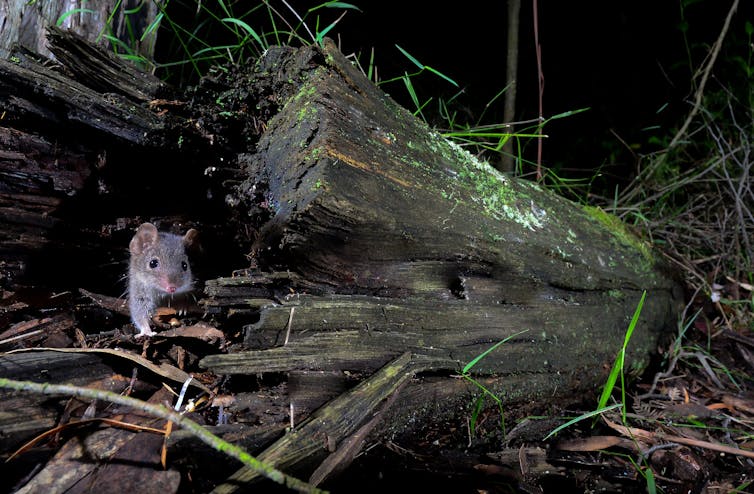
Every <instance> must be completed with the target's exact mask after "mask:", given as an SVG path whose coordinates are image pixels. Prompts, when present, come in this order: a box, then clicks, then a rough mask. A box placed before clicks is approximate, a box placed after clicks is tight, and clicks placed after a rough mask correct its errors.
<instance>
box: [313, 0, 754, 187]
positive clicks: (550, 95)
mask: <svg viewBox="0 0 754 494" xmlns="http://www.w3.org/2000/svg"><path fill="white" fill-rule="evenodd" d="M302 3H303V2H302ZM353 3H355V4H356V5H357V6H358V7H359V8H360V9H361V11H362V12H361V13H359V12H349V13H348V14H347V15H346V17H345V18H344V19H343V20H342V21H341V23H340V24H339V25H338V27H336V28H335V30H334V31H337V33H339V34H340V42H341V49H342V50H343V52H344V53H345V54H346V55H348V54H350V53H352V52H355V53H357V54H360V55H361V57H360V59H361V60H364V61H368V59H369V58H368V56H369V51H370V49H371V48H372V47H375V50H376V53H375V59H376V65H377V67H378V69H379V73H380V77H381V79H383V80H384V79H388V78H391V77H394V76H396V75H400V74H402V73H403V72H404V71H409V72H412V71H413V70H414V67H413V65H412V64H411V63H410V62H409V61H408V60H407V59H406V58H405V57H404V56H403V55H402V54H401V53H400V52H399V51H398V50H397V49H396V48H395V46H394V45H395V44H398V45H400V46H401V47H402V48H404V49H405V50H406V51H408V52H409V53H411V54H412V55H413V56H414V57H415V58H417V59H418V60H419V61H421V62H422V63H424V64H425V65H429V66H431V67H433V68H435V69H437V70H439V71H440V72H442V73H443V74H445V75H447V76H448V77H450V78H452V79H453V80H455V81H456V82H457V83H458V84H459V85H460V86H461V87H462V88H463V89H464V95H463V97H461V98H459V101H460V102H461V103H462V104H463V106H464V107H465V109H466V110H467V111H469V112H470V113H471V115H473V119H472V121H473V120H475V119H476V118H478V116H479V114H480V112H481V111H482V110H483V109H484V106H485V104H486V103H487V102H488V101H489V100H491V99H492V98H493V96H494V95H495V94H496V93H498V92H499V91H500V90H501V89H502V88H504V87H505V54H506V47H505V44H506V37H507V34H506V32H507V29H506V25H507V21H506V16H507V2H504V1H476V2H469V3H466V4H464V6H465V7H466V8H458V6H457V4H450V5H449V6H448V7H439V6H438V5H439V4H438V3H431V4H427V3H424V2H421V3H411V2H405V1H403V2H399V1H394V0H390V1H381V2H358V1H356V2H353ZM685 3H687V4H691V5H689V6H688V7H686V8H684V9H683V15H684V19H685V23H686V25H687V26H688V31H687V38H688V40H689V41H688V43H689V49H690V50H691V51H690V53H691V57H692V60H691V62H692V64H693V66H692V67H689V63H688V61H689V56H688V53H687V48H686V44H685V43H684V39H683V34H682V32H681V29H680V26H681V25H682V18H681V15H682V9H681V6H680V2H679V1H652V0H643V1H623V2H605V1H594V0H592V1H580V2H561V1H549V2H548V1H540V2H539V37H540V45H541V47H542V65H543V72H544V78H545V88H544V116H545V117H548V116H552V115H556V114H559V113H562V112H565V111H570V110H577V109H580V108H587V107H588V108H589V110H588V111H587V112H584V113H580V114H578V115H574V116H571V117H568V118H564V119H560V120H555V121H553V122H551V123H550V124H548V125H547V126H546V127H545V133H546V134H547V135H548V136H549V137H548V138H547V139H546V140H545V143H544V156H543V159H544V164H545V165H546V166H548V167H552V168H554V169H555V170H556V171H558V173H563V174H565V175H566V176H568V175H569V174H571V175H575V176H578V175H579V173H574V172H575V171H576V170H586V171H587V175H590V174H592V173H593V172H594V171H595V170H596V169H597V168H598V167H600V166H604V171H605V173H607V174H608V175H610V176H612V177H613V178H622V179H625V178H628V177H629V176H630V175H631V174H632V172H633V170H634V169H635V159H636V158H635V156H634V155H633V154H632V153H631V152H629V151H628V150H627V149H626V147H625V146H624V145H623V144H621V143H620V141H619V140H618V139H617V138H616V137H615V135H613V133H612V132H611V130H612V131H613V132H614V133H615V134H617V136H619V137H620V138H621V139H622V140H623V141H625V143H627V144H629V145H630V146H632V148H633V150H634V151H635V152H637V153H647V152H650V151H654V150H656V149H658V147H657V146H654V147H653V146H652V145H651V144H650V137H652V136H656V137H659V138H665V139H669V137H670V136H672V130H673V129H674V128H677V127H678V126H680V123H681V122H682V120H683V118H684V117H685V115H686V114H687V112H688V111H689V109H690V105H689V101H690V99H691V96H692V95H693V93H692V89H691V87H690V81H691V75H692V72H693V71H694V70H696V69H697V68H699V67H700V66H701V63H702V61H703V59H704V56H705V55H706V53H707V52H708V48H709V46H711V44H712V43H713V42H714V41H715V39H716V38H717V36H718V34H719V32H720V30H721V28H722V26H723V23H724V20H725V16H726V14H727V12H728V9H729V8H730V5H731V3H730V2H720V1H717V0H716V1H711V0H707V1H701V2H688V1H687V2H685ZM751 3H752V2H741V5H740V6H739V10H738V12H737V13H736V15H735V16H734V19H733V24H732V26H731V29H730V31H729V33H728V38H727V42H728V44H727V47H731V46H732V44H735V46H736V47H738V48H739V50H740V53H738V54H739V55H741V56H744V57H745V56H746V54H747V51H746V43H745V40H744V41H742V39H743V38H744V28H743V25H744V22H745V21H747V20H749V21H753V20H754V16H752V10H753V9H752V5H751ZM408 9H412V10H408ZM519 42H520V48H519V49H520V52H519V77H518V80H519V84H518V97H517V120H525V119H532V118H536V116H537V114H538V108H537V106H538V103H537V68H536V56H535V50H534V46H535V43H534V34H533V21H532V2H531V1H523V2H522V5H521V16H520V41H519ZM726 56H732V54H731V53H730V51H727V52H723V53H721V55H720V59H719V60H718V63H717V65H716V68H717V67H720V66H722V65H723V63H724V62H723V60H722V59H723V58H725V57H726ZM363 63H365V62H363ZM414 84H415V85H416V86H418V92H419V95H420V99H421V100H422V101H424V100H426V99H427V98H429V97H434V100H433V103H431V104H430V105H429V107H428V109H427V110H425V115H426V116H427V117H428V118H431V117H430V114H431V113H432V109H434V108H436V104H435V103H436V101H437V96H443V97H445V98H449V97H451V96H452V95H453V94H455V93H456V92H457V91H458V89H456V88H454V87H453V86H451V85H450V84H448V83H446V82H445V81H443V80H442V79H440V78H438V77H436V76H434V75H432V74H429V73H424V74H422V75H421V76H419V77H418V78H416V79H415V80H414ZM708 87H717V83H715V82H711V83H709V84H708ZM383 89H384V90H385V91H387V92H388V93H390V94H391V96H393V98H395V99H396V100H398V102H399V103H401V104H402V105H403V106H405V107H407V108H409V109H412V108H413V106H412V104H411V100H410V98H409V97H408V94H407V92H406V90H405V88H404V86H403V83H402V82H394V83H391V84H389V85H385V86H383ZM502 108H503V100H502V98H499V99H498V100H497V102H496V104H495V106H494V107H493V108H492V111H488V112H487V114H486V115H485V120H484V123H499V122H502ZM432 123H434V124H437V125H438V127H439V126H441V123H440V122H432ZM658 126H659V127H658ZM666 142H667V141H666ZM535 147H536V146H535V143H534V142H533V141H532V142H531V143H530V144H529V148H527V149H526V151H525V152H526V157H527V158H529V159H534V157H535V153H534V151H535Z"/></svg>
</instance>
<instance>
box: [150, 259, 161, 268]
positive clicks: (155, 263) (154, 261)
mask: <svg viewBox="0 0 754 494" xmlns="http://www.w3.org/2000/svg"><path fill="white" fill-rule="evenodd" d="M159 265H160V260H159V259H157V258H155V259H152V260H151V261H149V269H157V266H159Z"/></svg>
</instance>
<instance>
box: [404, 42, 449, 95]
mask: <svg viewBox="0 0 754 494" xmlns="http://www.w3.org/2000/svg"><path fill="white" fill-rule="evenodd" d="M396 46H397V45H396ZM424 68H425V69H427V70H428V71H430V72H432V73H433V74H435V75H436V76H439V77H442V78H443V79H445V80H446V81H448V82H449V83H451V84H453V85H454V86H455V87H459V86H458V83H457V82H456V81H454V80H453V79H451V78H450V77H448V76H446V75H445V74H443V73H442V72H440V71H439V70H436V69H433V68H432V67H430V66H429V65H425V66H424Z"/></svg>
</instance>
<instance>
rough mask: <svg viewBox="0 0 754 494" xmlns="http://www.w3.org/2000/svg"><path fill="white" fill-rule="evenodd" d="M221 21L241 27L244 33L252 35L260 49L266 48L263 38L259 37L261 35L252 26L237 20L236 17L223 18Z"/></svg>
mask: <svg viewBox="0 0 754 494" xmlns="http://www.w3.org/2000/svg"><path fill="white" fill-rule="evenodd" d="M221 20H222V21H223V22H228V23H231V24H235V25H237V26H239V27H240V28H241V29H243V30H244V31H246V32H247V33H249V35H251V37H252V38H254V41H256V42H257V44H258V45H259V47H260V48H264V43H262V38H260V37H259V35H258V34H257V32H256V31H255V30H254V29H253V28H252V27H251V26H249V25H248V24H246V23H245V22H244V21H242V20H241V19H236V18H235V17H225V18H223V19H221Z"/></svg>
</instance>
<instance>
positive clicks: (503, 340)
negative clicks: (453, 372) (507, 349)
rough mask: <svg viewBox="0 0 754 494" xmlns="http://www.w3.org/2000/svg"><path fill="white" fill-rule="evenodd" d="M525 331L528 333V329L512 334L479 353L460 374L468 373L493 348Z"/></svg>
mask: <svg viewBox="0 0 754 494" xmlns="http://www.w3.org/2000/svg"><path fill="white" fill-rule="evenodd" d="M527 331H529V330H528V329H525V330H523V331H519V332H518V333H514V334H512V335H510V336H507V337H506V338H504V339H502V340H500V341H498V342H497V343H495V344H494V345H492V346H491V347H489V348H488V349H487V350H485V351H483V352H482V353H480V354H479V355H477V356H476V357H475V358H474V360H472V361H471V362H469V363H468V364H466V366H465V367H464V368H463V370H462V371H461V373H462V374H466V373H468V372H469V369H471V368H472V367H474V366H475V365H476V364H477V362H479V361H480V360H482V359H483V358H484V357H486V356H487V354H489V353H490V352H491V351H493V350H495V348H497V347H499V346H500V345H502V344H503V343H505V342H506V341H508V340H510V339H511V338H515V337H516V336H518V335H520V334H524V333H526V332H527Z"/></svg>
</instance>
